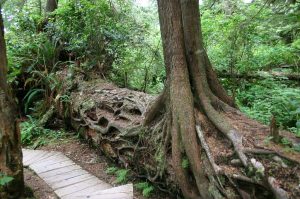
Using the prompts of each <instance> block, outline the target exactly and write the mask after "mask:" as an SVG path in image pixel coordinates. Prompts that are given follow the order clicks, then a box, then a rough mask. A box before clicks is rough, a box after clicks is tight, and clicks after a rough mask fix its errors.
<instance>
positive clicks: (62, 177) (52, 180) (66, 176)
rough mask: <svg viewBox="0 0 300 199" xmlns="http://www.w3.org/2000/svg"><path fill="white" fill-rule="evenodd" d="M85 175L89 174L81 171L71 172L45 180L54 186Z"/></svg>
mask: <svg viewBox="0 0 300 199" xmlns="http://www.w3.org/2000/svg"><path fill="white" fill-rule="evenodd" d="M84 174H88V172H86V171H84V170H81V169H79V170H75V171H69V172H66V173H62V174H60V175H56V176H51V177H48V178H44V180H45V181H47V182H48V183H49V184H52V183H56V182H59V181H62V180H68V179H70V178H74V177H77V176H81V175H84Z"/></svg>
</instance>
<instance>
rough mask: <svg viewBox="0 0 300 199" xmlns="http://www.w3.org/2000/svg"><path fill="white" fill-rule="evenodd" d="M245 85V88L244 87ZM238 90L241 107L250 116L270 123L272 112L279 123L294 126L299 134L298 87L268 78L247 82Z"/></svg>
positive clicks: (283, 125) (299, 102)
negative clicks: (288, 85) (291, 86)
mask: <svg viewBox="0 0 300 199" xmlns="http://www.w3.org/2000/svg"><path fill="white" fill-rule="evenodd" d="M243 87H244V88H243ZM243 87H240V88H239V89H238V90H237V96H236V97H237V100H238V104H239V105H240V108H241V110H242V111H243V112H245V113H246V114H247V115H248V116H249V117H251V118H253V119H256V120H259V121H261V122H263V123H265V124H269V121H270V118H271V116H272V114H274V116H275V117H276V120H277V122H278V125H279V126H281V127H284V128H292V127H294V128H293V129H292V130H294V132H295V133H296V134H297V135H299V136H300V134H299V130H300V128H299V126H297V124H298V123H299V120H300V114H299V113H298V110H299V108H300V92H299V89H298V88H290V87H287V85H285V84H283V83H282V84H280V83H279V82H278V81H276V82H275V81H272V79H267V80H263V81H257V82H256V83H251V84H249V83H245V84H244V85H243Z"/></svg>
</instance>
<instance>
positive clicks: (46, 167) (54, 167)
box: [30, 161, 75, 174]
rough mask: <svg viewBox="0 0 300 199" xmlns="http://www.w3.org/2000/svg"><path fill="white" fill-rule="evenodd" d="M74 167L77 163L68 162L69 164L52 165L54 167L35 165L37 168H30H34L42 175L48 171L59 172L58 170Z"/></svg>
mask: <svg viewBox="0 0 300 199" xmlns="http://www.w3.org/2000/svg"><path fill="white" fill-rule="evenodd" d="M72 165H75V163H74V162H72V161H67V162H61V163H56V164H52V165H49V166H39V165H35V166H32V167H30V168H32V169H33V170H34V171H35V172H36V173H37V174H42V173H45V172H47V171H53V170H57V169H60V168H63V167H67V166H72Z"/></svg>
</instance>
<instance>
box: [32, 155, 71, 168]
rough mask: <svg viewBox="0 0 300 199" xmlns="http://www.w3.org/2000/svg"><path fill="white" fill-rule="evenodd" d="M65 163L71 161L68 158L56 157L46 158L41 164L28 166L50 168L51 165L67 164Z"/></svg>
mask: <svg viewBox="0 0 300 199" xmlns="http://www.w3.org/2000/svg"><path fill="white" fill-rule="evenodd" d="M67 161H71V160H70V159H69V158H66V157H61V156H57V157H50V158H49V159H48V158H47V159H45V160H43V161H41V162H38V163H34V164H31V165H30V166H32V167H35V166H50V165H53V164H57V163H62V162H67Z"/></svg>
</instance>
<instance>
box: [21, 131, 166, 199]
mask: <svg viewBox="0 0 300 199" xmlns="http://www.w3.org/2000/svg"><path fill="white" fill-rule="evenodd" d="M37 149H39V150H46V151H47V150H48V151H59V152H62V153H63V154H65V155H66V156H67V157H69V158H70V159H71V160H73V161H74V162H75V163H76V164H77V165H79V166H81V167H82V168H83V169H84V170H86V171H88V172H89V173H91V174H92V175H95V176H97V177H98V178H100V179H101V180H103V181H105V182H107V183H109V184H111V185H115V181H116V176H114V175H109V174H107V173H106V172H105V171H106V170H107V169H108V168H109V167H110V166H115V165H113V164H112V163H110V161H109V160H108V159H107V158H106V157H105V156H104V155H103V154H101V152H100V151H98V150H97V149H94V148H93V147H91V146H89V144H88V143H86V142H84V141H82V140H80V139H78V138H77V137H74V136H71V137H68V138H67V140H57V141H55V142H51V143H49V144H46V145H44V146H41V147H39V148H37ZM24 179H25V183H26V186H27V187H28V188H30V189H31V191H32V192H33V195H34V198H36V199H58V197H57V196H56V194H55V193H54V191H53V190H52V189H51V188H50V187H49V186H48V185H47V184H46V183H45V182H44V181H43V180H42V179H41V178H39V177H38V176H37V175H36V174H35V173H34V172H32V171H31V170H29V169H27V168H25V169H24ZM126 183H133V182H132V181H130V179H128V181H127V182H126ZM126 183H125V184H126ZM134 199H145V197H143V196H142V194H141V193H140V191H138V190H136V189H135V190H134ZM148 199H169V197H167V196H163V195H162V194H161V193H153V194H152V196H151V197H148Z"/></svg>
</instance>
